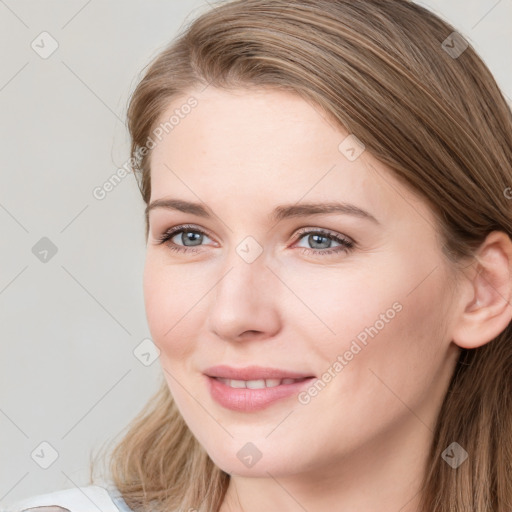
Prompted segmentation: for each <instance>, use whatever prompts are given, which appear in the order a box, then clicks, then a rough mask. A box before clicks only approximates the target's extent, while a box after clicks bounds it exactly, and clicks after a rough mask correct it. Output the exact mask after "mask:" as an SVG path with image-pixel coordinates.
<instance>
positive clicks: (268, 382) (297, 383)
mask: <svg viewBox="0 0 512 512" xmlns="http://www.w3.org/2000/svg"><path fill="white" fill-rule="evenodd" d="M204 376H205V378H206V380H207V387H208V390H209V392H210V395H211V397H212V398H213V400H214V401H215V402H217V403H218V404H219V405H221V406H222V407H224V408H226V409H230V410H232V411H239V412H253V411H259V410H261V409H264V408H266V407H268V406H270V405H271V404H272V403H274V402H276V401H283V402H284V401H285V400H284V399H286V398H290V397H291V396H293V395H297V394H298V393H299V392H300V391H301V390H302V389H303V388H304V387H306V386H307V385H309V384H310V383H311V382H312V381H313V380H315V379H316V377H315V376H314V375H307V374H299V373H297V372H290V371H287V370H279V369H274V368H262V367H255V366H252V367H247V368H239V369H237V368H231V367H227V366H218V367H214V368H210V369H208V370H207V371H206V372H205V375H204Z"/></svg>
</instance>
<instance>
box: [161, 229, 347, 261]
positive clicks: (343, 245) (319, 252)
mask: <svg viewBox="0 0 512 512" xmlns="http://www.w3.org/2000/svg"><path fill="white" fill-rule="evenodd" d="M185 231H188V232H193V233H200V234H202V235H206V236H208V237H209V238H212V237H211V236H210V235H209V234H208V233H207V232H205V231H203V230H202V229H198V228H197V227H195V226H191V225H180V226H175V227H173V228H170V229H168V230H167V231H166V232H165V233H163V234H162V235H161V236H159V237H158V245H162V244H164V243H165V242H168V241H169V240H170V239H171V238H174V236H175V235H177V234H179V233H182V232H185ZM311 234H315V235H322V236H324V237H325V238H328V239H330V240H334V241H335V242H338V243H340V244H341V246H340V247H337V248H335V249H324V250H322V249H310V248H308V247H300V248H299V249H301V250H302V253H303V254H311V253H312V254H313V255H319V256H320V255H322V256H324V255H330V254H340V253H343V252H346V253H348V252H350V251H351V250H352V249H353V248H354V246H355V242H353V241H351V240H349V239H348V238H345V237H343V236H341V235H338V234H335V233H333V232H330V231H326V230H324V229H308V228H303V229H301V230H299V232H298V235H299V236H298V237H297V240H296V241H300V240H301V239H302V237H303V236H304V235H311ZM171 244H172V245H171ZM171 244H168V247H169V249H171V251H176V252H184V253H187V252H192V253H197V252H199V250H198V249H196V248H184V246H181V245H177V244H174V243H173V242H171Z"/></svg>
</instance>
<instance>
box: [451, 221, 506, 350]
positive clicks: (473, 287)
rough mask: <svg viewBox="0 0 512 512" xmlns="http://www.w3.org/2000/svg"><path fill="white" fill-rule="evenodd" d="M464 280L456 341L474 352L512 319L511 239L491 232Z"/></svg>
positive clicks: (454, 331)
mask: <svg viewBox="0 0 512 512" xmlns="http://www.w3.org/2000/svg"><path fill="white" fill-rule="evenodd" d="M463 279H465V280H466V282H465V283H463V286H462V287H461V295H460V300H461V302H460V305H461V307H460V312H459V318H458V320H457V322H456V324H455V326H454V329H453V332H452V340H453V342H454V343H455V344H456V345H458V346H459V347H461V348H466V349H472V348H477V347H479V346H482V345H485V344H486V343H488V342H490V341H492V340H493V339H494V338H496V336H498V335H499V334H500V333H501V332H503V331H504V330H505V329H506V327H507V325H508V324H509V323H510V322H511V320H512V241H511V240H510V237H509V236H508V235H507V234H506V233H504V232H502V231H493V232H492V233H490V234H489V235H488V236H487V238H486V239H485V241H484V242H483V244H482V245H481V246H480V248H479V249H478V251H477V253H476V254H475V261H474V264H473V265H471V272H470V273H465V277H464V278H463Z"/></svg>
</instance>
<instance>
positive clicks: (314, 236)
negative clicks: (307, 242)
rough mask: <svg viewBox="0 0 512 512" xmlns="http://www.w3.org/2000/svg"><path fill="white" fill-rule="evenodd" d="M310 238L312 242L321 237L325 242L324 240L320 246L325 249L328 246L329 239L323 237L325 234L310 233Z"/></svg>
mask: <svg viewBox="0 0 512 512" xmlns="http://www.w3.org/2000/svg"><path fill="white" fill-rule="evenodd" d="M310 238H313V240H314V243H318V242H317V240H318V239H319V238H323V239H324V240H325V242H324V244H323V246H322V248H324V249H326V248H328V247H329V242H330V240H329V239H328V238H327V237H325V236H322V235H310ZM320 245H322V244H320Z"/></svg>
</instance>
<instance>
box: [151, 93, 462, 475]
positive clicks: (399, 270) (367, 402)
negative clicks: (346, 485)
mask: <svg viewBox="0 0 512 512" xmlns="http://www.w3.org/2000/svg"><path fill="white" fill-rule="evenodd" d="M191 94H192V93H191ZM193 96H194V98H195V99H196V101H197V104H196V103H194V102H191V103H189V104H192V103H193V104H194V105H195V106H194V107H193V108H187V107H185V108H183V105H185V104H186V103H187V100H189V97H188V96H183V97H181V98H180V99H175V100H174V101H173V102H172V104H171V105H169V108H168V110H167V111H166V112H165V114H164V115H162V117H161V121H162V122H165V121H168V120H169V118H170V117H171V116H172V115H173V114H176V117H175V118H174V123H173V127H172V129H169V126H170V125H169V124H168V125H167V127H166V129H167V131H168V133H167V134H166V135H165V136H164V137H162V140H161V141H158V140H157V139H155V141H156V143H157V145H156V147H154V149H153V153H152V157H151V158H152V161H151V187H152V189H151V200H150V202H151V203H153V202H154V201H171V200H172V201H175V203H173V204H174V207H172V205H171V203H168V207H164V206H156V205H155V206H154V207H153V208H151V209H150V210H149V220H150V232H149V239H148V245H147V257H146V264H145V271H144V296H145V306H146V314H147V319H148V324H149V328H150V332H151V335H152V338H153V341H154V342H155V344H156V345H157V346H158V348H159V349H160V351H161V353H160V362H161V365H162V367H163V370H164V375H165V378H166V380H167V382H168V385H169V388H170V390H171V392H172V395H173V396H174V399H175V400H176V403H177V405H178V408H179V410H180V412H181V413H182V415H183V417H184V419H185V421H186V423H187V424H188V426H189V428H190V429H191V431H192V432H193V434H194V435H195V436H196V438H197V439H198V440H199V442H200V443H201V444H202V445H203V446H204V448H205V449H206V451H207V452H208V454H209V455H210V457H211V458H212V459H213V461H214V462H215V463H216V464H217V465H218V466H219V467H221V468H222V469H223V470H224V471H226V472H228V473H232V474H239V475H245V476H267V475H268V473H270V474H271V475H273V476H278V475H286V474H288V475H290V474H297V473H302V472H314V474H315V475H317V476H319V475H321V474H322V471H323V470H326V471H327V470H330V469H332V467H333V465H334V464H338V465H339V463H340V462H341V461H342V460H344V461H352V462H355V461H361V460H365V459H364V458H365V457H366V456H367V455H368V454H369V453H375V450H377V451H379V453H381V454H382V456H383V457H384V456H385V455H386V453H388V452H391V451H394V452H399V451H400V446H401V445H405V444H407V445H409V443H410V446H414V447H415V450H418V451H420V450H426V449H427V446H428V444H429V443H430V436H431V429H433V425H434V420H435V417H436V415H437V413H438V409H439V406H440V404H441V401H442V399H443V397H444V394H445V392H446V389H447V386H448V382H449V378H450V376H451V374H452V371H453V368H454V364H455V361H456V356H457V347H456V346H455V345H454V344H453V343H451V337H450V328H451V308H452V306H451V304H452V302H451V299H452V294H453V288H452V287H451V286H450V280H449V270H448V266H447V263H446V260H445V257H444V256H443V253H442V251H441V245H440V241H439V239H438V238H437V236H436V233H435V230H434V226H435V221H434V217H433V215H432V212H431V211H430V209H429V208H428V207H427V205H426V204H425V203H424V202H423V200H421V199H420V198H419V197H418V196H415V195H413V194H412V193H411V192H410V191H409V190H408V189H407V188H405V186H404V185H403V184H401V183H400V182H398V181H397V180H396V179H395V178H394V177H393V174H392V173H391V172H390V171H389V169H388V168H386V167H385V166H384V165H383V164H381V163H380V162H378V161H377V160H376V159H375V158H373V157H372V155H371V154H370V153H369V152H368V151H365V150H364V147H362V146H360V145H359V143H358V141H357V140H356V139H353V138H352V136H349V134H348V133H346V132H343V131H342V130H339V129H338V128H335V127H334V126H333V125H331V124H329V123H328V122H327V121H326V119H325V117H324V116H323V115H322V114H321V113H320V110H318V109H316V108H315V107H313V106H312V105H311V104H310V103H308V102H306V101H304V100H303V99H301V98H300V97H299V96H296V95H294V94H293V93H289V92H283V91H281V92H277V91H275V90H274V91H271V90H266V91H263V90H259V91H254V90H249V89H239V90H236V91H230V92H226V91H221V90H219V89H215V88H214V87H212V86H210V87H208V88H207V89H206V90H205V91H204V92H202V93H201V92H197V91H194V92H193ZM176 110H178V113H179V114H180V115H177V114H178V113H176V112H175V111H176ZM184 112H186V114H184ZM178 119H179V122H178V121H176V120H178ZM161 131H162V130H161ZM161 131H160V132H161ZM164 133H165V130H164ZM347 137H348V138H347ZM334 203H336V204H337V205H338V206H340V205H344V206H341V207H340V208H336V209H335V208H326V207H325V206H324V205H331V204H334ZM192 204H193V205H194V206H192ZM183 225H186V228H187V229H188V230H189V231H188V233H187V232H183V231H178V230H177V231H175V233H172V234H170V235H169V236H168V240H167V241H165V242H163V243H159V239H160V238H162V237H164V236H165V234H166V232H168V231H169V230H170V229H171V228H178V229H180V228H179V227H180V226H183ZM181 229H183V227H182V228H181ZM218 365H223V367H224V368H223V369H222V368H221V369H220V370H219V369H217V370H216V369H214V368H213V367H216V366H218ZM225 367H230V368H231V372H232V373H225V372H226V371H229V368H228V369H227V370H226V368H225ZM256 367H258V368H256ZM261 368H263V370H262V369H261ZM265 368H266V369H268V368H271V369H272V370H265ZM240 369H241V373H236V371H237V370H240ZM223 370H224V373H223ZM273 371H274V373H272V372H273ZM265 372H267V373H265ZM219 377H220V378H223V379H224V380H219ZM304 377H307V378H305V379H304ZM265 378H266V379H268V380H265ZM283 378H289V379H291V378H293V379H294V380H293V381H289V380H287V381H284V383H283V380H282V379H283ZM299 378H303V380H298V379H299ZM233 381H234V382H233ZM244 381H252V382H249V383H246V382H244ZM247 386H248V387H247ZM263 386H265V387H264V388H263ZM416 455H417V454H416ZM416 455H414V456H416ZM411 456H413V455H411ZM383 460H384V459H383ZM353 467H354V466H353ZM267 472H268V473H267Z"/></svg>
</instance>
